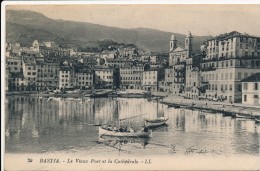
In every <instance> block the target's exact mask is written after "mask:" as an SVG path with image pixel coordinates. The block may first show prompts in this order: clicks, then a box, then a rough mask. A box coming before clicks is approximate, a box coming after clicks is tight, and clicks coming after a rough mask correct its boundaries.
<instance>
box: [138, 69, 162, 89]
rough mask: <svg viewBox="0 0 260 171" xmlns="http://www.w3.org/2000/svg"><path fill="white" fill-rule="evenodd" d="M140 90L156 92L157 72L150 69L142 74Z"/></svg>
mask: <svg viewBox="0 0 260 171" xmlns="http://www.w3.org/2000/svg"><path fill="white" fill-rule="evenodd" d="M142 90H150V91H157V90H158V71H157V70H155V69H150V70H147V71H144V72H143V74H142Z"/></svg>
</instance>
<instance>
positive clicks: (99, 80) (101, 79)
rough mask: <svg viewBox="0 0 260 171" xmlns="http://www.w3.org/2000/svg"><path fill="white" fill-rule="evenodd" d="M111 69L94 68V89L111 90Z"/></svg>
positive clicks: (112, 83) (112, 82)
mask: <svg viewBox="0 0 260 171" xmlns="http://www.w3.org/2000/svg"><path fill="white" fill-rule="evenodd" d="M113 72H114V71H113V68H109V67H96V68H94V73H95V75H94V80H95V81H94V82H95V86H96V88H109V89H110V88H113V85H114V79H113V74H114V73H113Z"/></svg>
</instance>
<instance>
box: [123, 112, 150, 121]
mask: <svg viewBox="0 0 260 171" xmlns="http://www.w3.org/2000/svg"><path fill="white" fill-rule="evenodd" d="M147 114H148V113H145V114H141V115H136V116H132V117H129V118H124V119H119V121H122V120H127V119H131V118H135V117H138V116H142V115H147Z"/></svg>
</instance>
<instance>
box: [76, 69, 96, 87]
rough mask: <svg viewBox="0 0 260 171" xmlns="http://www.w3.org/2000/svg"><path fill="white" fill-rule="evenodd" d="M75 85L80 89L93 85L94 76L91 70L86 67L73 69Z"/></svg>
mask: <svg viewBox="0 0 260 171" xmlns="http://www.w3.org/2000/svg"><path fill="white" fill-rule="evenodd" d="M75 76H76V79H75V86H76V87H78V88H80V89H87V88H90V87H93V85H94V77H93V72H92V71H91V70H87V69H81V70H77V71H75Z"/></svg>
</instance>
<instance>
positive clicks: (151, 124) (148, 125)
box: [145, 121, 166, 127]
mask: <svg viewBox="0 0 260 171" xmlns="http://www.w3.org/2000/svg"><path fill="white" fill-rule="evenodd" d="M165 124H166V121H162V122H157V123H152V122H146V123H145V126H146V127H156V126H161V125H165Z"/></svg>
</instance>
